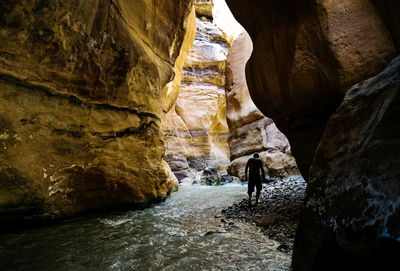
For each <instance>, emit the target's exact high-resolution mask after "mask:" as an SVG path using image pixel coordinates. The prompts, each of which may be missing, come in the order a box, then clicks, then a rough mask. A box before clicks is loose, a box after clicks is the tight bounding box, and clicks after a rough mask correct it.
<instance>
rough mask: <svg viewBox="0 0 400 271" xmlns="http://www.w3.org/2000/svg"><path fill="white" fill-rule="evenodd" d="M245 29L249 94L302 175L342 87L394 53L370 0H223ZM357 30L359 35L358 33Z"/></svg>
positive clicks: (365, 75)
mask: <svg viewBox="0 0 400 271" xmlns="http://www.w3.org/2000/svg"><path fill="white" fill-rule="evenodd" d="M227 3H228V5H229V7H230V8H231V11H232V12H233V14H234V15H235V17H236V19H237V20H238V21H239V22H240V23H241V24H242V25H243V26H244V28H245V29H246V30H247V31H248V33H249V34H250V36H251V38H252V41H253V45H254V50H253V54H252V57H251V58H250V60H249V62H248V64H247V67H246V76H247V83H248V86H249V90H250V94H251V97H252V99H253V101H254V102H255V104H256V105H257V107H258V108H259V109H260V110H261V111H262V112H263V113H264V115H266V116H268V117H271V118H272V119H273V120H274V121H275V123H276V124H277V126H278V128H279V129H280V130H281V131H282V132H283V133H284V134H285V135H286V136H287V137H288V139H289V142H290V144H291V147H292V152H293V155H294V157H295V158H296V161H297V164H298V166H299V169H300V171H301V173H302V174H303V176H304V177H305V178H306V179H307V176H308V169H309V166H310V164H311V162H312V159H313V157H314V153H315V150H316V148H317V145H318V142H319V140H320V137H321V135H322V132H323V130H324V127H325V124H326V122H327V120H328V119H329V117H330V116H331V115H332V113H333V112H334V110H335V109H336V108H337V106H338V105H339V103H340V101H341V100H342V97H343V95H344V93H345V91H346V89H347V88H348V87H350V86H352V85H353V84H355V83H357V82H360V81H362V80H365V79H366V78H369V77H370V76H374V75H375V74H376V73H378V72H379V71H381V70H382V69H383V68H384V67H385V66H386V65H387V63H388V62H389V61H390V60H391V59H392V58H393V57H394V56H395V55H396V50H395V47H394V44H393V41H392V38H391V35H390V33H389V31H388V30H387V29H386V27H385V25H384V23H383V21H382V19H381V18H380V16H379V15H378V13H377V11H376V9H375V7H374V5H373V4H372V3H371V2H370V1H369V0H357V1H352V0H345V1H340V3H339V2H338V1H327V0H325V1H322V0H303V1H299V0H298V1H295V0H284V1H281V0H279V1H278V0H263V1H252V2H251V3H249V4H248V5H243V2H242V1H239V0H228V1H227ZM360 33H362V35H360Z"/></svg>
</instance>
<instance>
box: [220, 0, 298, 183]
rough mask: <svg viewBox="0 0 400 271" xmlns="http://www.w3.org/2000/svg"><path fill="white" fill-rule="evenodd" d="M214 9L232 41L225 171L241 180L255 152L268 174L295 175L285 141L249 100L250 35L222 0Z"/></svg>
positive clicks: (227, 104) (229, 65)
mask: <svg viewBox="0 0 400 271" xmlns="http://www.w3.org/2000/svg"><path fill="white" fill-rule="evenodd" d="M214 11H215V16H214V18H215V19H214V20H215V21H217V22H218V23H219V25H218V26H220V27H221V29H222V30H223V31H224V32H226V33H227V34H226V36H228V37H229V36H231V37H232V38H231V39H230V40H233V42H232V44H231V46H230V47H229V50H228V56H227V61H226V70H225V71H226V72H225V74H226V77H225V90H226V118H227V123H228V126H229V131H230V134H229V138H228V142H229V148H230V159H231V163H230V164H229V167H228V173H229V174H230V175H233V176H237V177H240V178H242V179H243V178H244V177H245V173H244V170H245V166H246V163H247V160H248V159H249V158H250V157H251V156H252V154H253V153H254V152H259V153H260V158H261V160H262V161H263V164H264V169H265V171H266V174H267V175H269V176H271V177H283V176H287V175H292V174H298V173H299V172H298V170H297V166H296V162H295V161H294V158H293V157H292V155H291V153H290V146H289V142H288V140H287V139H286V137H285V136H284V135H283V134H282V133H281V132H280V131H279V130H278V129H277V128H276V126H275V124H274V123H273V121H272V120H271V119H269V118H267V117H265V116H264V115H263V114H262V113H261V112H260V111H259V110H258V109H257V107H256V106H255V104H254V102H253V101H252V100H251V97H250V94H249V90H248V87H247V82H246V75H245V67H246V63H247V61H248V59H249V58H250V56H251V53H252V51H253V43H252V41H251V38H250V37H249V35H248V34H247V32H246V31H245V30H244V29H243V27H242V26H241V25H240V24H239V23H238V22H237V21H236V20H235V18H234V17H233V15H232V14H231V13H230V11H229V9H228V7H227V6H226V3H225V1H223V0H221V1H217V2H215V6H214ZM224 12H225V14H223V13H224ZM221 15H223V18H221Z"/></svg>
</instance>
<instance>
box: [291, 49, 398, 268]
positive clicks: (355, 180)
mask: <svg viewBox="0 0 400 271" xmlns="http://www.w3.org/2000/svg"><path fill="white" fill-rule="evenodd" d="M399 116H400V57H397V58H396V59H395V60H393V61H392V62H391V64H390V65H389V66H388V67H387V68H386V69H385V70H384V71H383V72H382V73H380V74H379V75H377V76H376V77H373V78H371V79H368V80H366V81H364V82H362V83H359V84H357V85H355V86H353V87H352V88H351V89H350V90H349V91H348V92H347V94H346V96H345V98H344V101H343V103H342V104H341V106H340V107H339V109H338V110H337V111H336V112H335V114H334V115H333V116H332V117H331V119H330V120H329V122H328V124H327V127H326V130H325V132H324V135H323V137H322V140H321V143H320V145H319V147H318V151H317V153H316V156H315V160H314V163H313V165H312V167H311V170H310V180H309V183H308V187H307V194H306V202H305V208H306V210H305V212H304V214H303V216H302V219H301V220H300V226H299V229H298V232H297V235H296V243H295V251H294V258H293V266H294V270H395V269H396V267H395V266H397V265H398V262H397V261H398V255H399V253H400V224H399V222H400V200H399V194H400V183H399V178H400V167H399V164H400V156H399V153H400V126H399V125H398V117H399Z"/></svg>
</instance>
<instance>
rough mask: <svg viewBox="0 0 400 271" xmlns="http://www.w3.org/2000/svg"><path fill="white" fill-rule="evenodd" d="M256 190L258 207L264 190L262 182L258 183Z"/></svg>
mask: <svg viewBox="0 0 400 271" xmlns="http://www.w3.org/2000/svg"><path fill="white" fill-rule="evenodd" d="M256 189H257V190H256V205H257V204H258V199H259V198H260V193H261V189H262V184H261V180H260V181H259V182H257V185H256Z"/></svg>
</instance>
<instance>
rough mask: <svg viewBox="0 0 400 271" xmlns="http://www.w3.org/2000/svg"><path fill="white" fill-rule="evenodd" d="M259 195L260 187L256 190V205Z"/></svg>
mask: <svg viewBox="0 0 400 271" xmlns="http://www.w3.org/2000/svg"><path fill="white" fill-rule="evenodd" d="M259 197H260V189H257V191H256V205H257V204H258V198H259Z"/></svg>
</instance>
